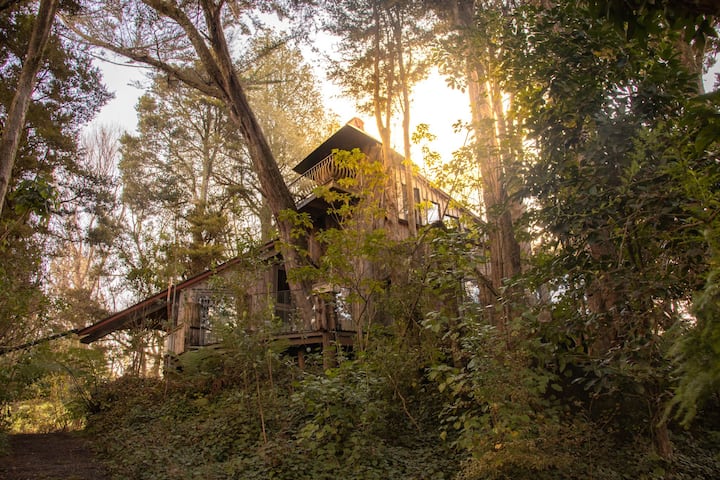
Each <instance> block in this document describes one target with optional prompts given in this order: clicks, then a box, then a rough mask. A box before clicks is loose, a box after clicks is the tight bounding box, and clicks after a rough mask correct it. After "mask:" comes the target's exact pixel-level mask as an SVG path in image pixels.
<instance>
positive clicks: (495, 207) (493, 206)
mask: <svg viewBox="0 0 720 480" xmlns="http://www.w3.org/2000/svg"><path fill="white" fill-rule="evenodd" d="M456 7H457V8H456V9H455V11H454V14H455V24H456V26H457V27H458V28H461V29H463V30H465V31H472V28H473V26H474V24H473V22H474V18H475V11H474V2H473V1H464V0H461V1H459V2H458V3H457V4H456ZM466 55H467V59H466V61H467V64H466V72H465V73H466V79H467V84H468V95H469V100H470V108H471V114H472V122H473V128H474V133H475V138H476V141H477V142H478V162H479V167H480V175H481V176H482V198H483V203H484V206H485V216H486V220H487V223H488V227H489V229H488V230H489V231H488V233H487V235H488V238H487V241H488V247H489V251H490V280H491V282H492V289H490V290H492V291H493V292H497V293H500V292H502V287H503V282H504V281H505V280H506V279H508V278H510V277H513V276H514V275H517V274H519V273H520V271H521V261H520V245H519V243H518V241H517V239H516V238H515V232H514V230H513V221H512V208H511V206H512V205H511V202H510V199H509V196H508V193H507V190H506V187H505V163H507V160H508V158H509V157H510V156H511V153H509V152H504V154H503V151H504V148H503V146H502V145H501V141H500V140H501V139H500V138H499V135H500V133H502V132H506V128H505V125H504V123H503V124H500V125H499V123H502V122H504V114H503V112H502V103H501V102H500V101H499V100H497V99H496V98H493V97H497V93H498V92H493V91H492V85H491V83H490V81H489V80H488V79H486V78H485V77H486V71H487V68H483V65H482V63H481V62H482V61H483V59H482V56H483V55H488V54H487V52H476V51H468V52H466ZM490 55H492V53H490ZM486 61H493V59H492V58H490V59H486ZM497 109H500V111H496V110H497ZM505 156H507V157H508V158H504V157H505ZM490 294H491V295H492V293H490ZM494 300H497V298H495V299H494ZM493 303H495V302H493ZM504 317H507V315H506V314H504V315H501V316H500V318H494V319H493V322H494V323H495V324H496V325H497V326H498V327H503V326H504V324H505V320H504Z"/></svg>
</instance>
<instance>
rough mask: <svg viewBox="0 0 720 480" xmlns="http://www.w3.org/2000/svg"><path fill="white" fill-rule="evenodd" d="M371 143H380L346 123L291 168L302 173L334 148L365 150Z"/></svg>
mask: <svg viewBox="0 0 720 480" xmlns="http://www.w3.org/2000/svg"><path fill="white" fill-rule="evenodd" d="M351 122H352V121H351ZM372 145H380V141H379V140H376V139H375V138H373V137H372V136H370V135H368V134H367V133H366V132H365V131H364V130H361V129H359V128H357V127H356V126H355V125H353V124H352V123H347V124H345V125H344V126H342V127H341V128H340V129H339V130H338V131H337V132H335V133H333V134H332V135H331V136H330V138H328V139H327V140H325V141H324V142H323V143H321V144H320V146H318V147H317V148H316V149H315V150H313V151H312V152H311V153H310V154H309V155H308V156H307V157H305V158H304V159H303V160H302V161H301V162H300V163H298V164H297V165H295V167H294V168H293V170H294V171H295V172H297V173H299V174H300V175H302V174H303V173H305V172H307V171H308V170H310V169H311V168H312V167H314V166H315V165H317V164H318V162H320V161H321V160H322V159H324V158H325V157H327V156H328V155H330V154H331V153H332V151H333V150H335V149H338V150H351V149H353V148H359V149H360V150H365V149H367V148H368V147H370V146H372Z"/></svg>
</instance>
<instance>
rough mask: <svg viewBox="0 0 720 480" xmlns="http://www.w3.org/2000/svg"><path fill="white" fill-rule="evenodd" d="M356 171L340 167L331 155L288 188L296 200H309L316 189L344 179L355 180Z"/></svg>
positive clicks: (291, 183)
mask: <svg viewBox="0 0 720 480" xmlns="http://www.w3.org/2000/svg"><path fill="white" fill-rule="evenodd" d="M354 176H355V171H354V170H353V169H352V168H350V167H347V166H344V165H338V164H337V162H335V156H334V155H333V154H332V153H331V154H330V155H328V156H327V157H325V158H323V159H322V160H320V161H319V162H318V163H317V164H315V165H314V166H313V167H312V168H311V169H309V170H308V171H306V172H305V173H303V174H302V175H300V176H298V177H297V178H296V179H295V180H293V181H292V182H290V184H289V185H288V187H289V188H290V191H291V192H292V193H293V195H295V197H296V198H299V199H303V198H307V197H308V196H309V195H310V194H311V193H312V191H313V190H314V189H315V187H319V186H323V185H327V184H329V183H330V182H334V181H337V180H341V179H343V178H353V177H354Z"/></svg>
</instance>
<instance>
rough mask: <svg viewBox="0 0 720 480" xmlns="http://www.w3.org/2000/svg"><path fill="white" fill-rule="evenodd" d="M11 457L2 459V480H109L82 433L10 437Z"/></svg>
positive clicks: (0, 473) (0, 465)
mask: <svg viewBox="0 0 720 480" xmlns="http://www.w3.org/2000/svg"><path fill="white" fill-rule="evenodd" d="M8 440H9V444H10V449H9V454H7V455H3V456H0V480H107V479H108V478H109V477H108V475H107V473H106V472H105V471H104V470H103V468H102V466H101V465H100V463H99V462H98V461H97V460H96V459H95V456H94V454H93V452H92V450H91V449H90V448H89V446H88V441H87V439H86V438H84V437H83V436H82V434H81V433H71V432H56V433H43V434H23V435H10V436H8Z"/></svg>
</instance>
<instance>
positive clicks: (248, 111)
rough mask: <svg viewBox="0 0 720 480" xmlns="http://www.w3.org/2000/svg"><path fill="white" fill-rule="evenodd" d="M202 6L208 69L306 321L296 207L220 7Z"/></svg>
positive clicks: (306, 287)
mask: <svg viewBox="0 0 720 480" xmlns="http://www.w3.org/2000/svg"><path fill="white" fill-rule="evenodd" d="M202 4H203V6H204V9H205V16H206V21H207V25H208V29H209V33H210V39H209V40H210V43H211V45H212V48H213V53H214V54H215V55H214V57H215V58H214V60H215V62H217V63H216V64H215V65H216V66H217V71H216V72H213V71H212V69H211V70H210V72H209V73H211V75H213V74H214V75H213V76H215V78H216V82H217V83H218V86H219V87H220V88H221V90H222V91H223V93H224V95H225V96H226V99H227V102H228V106H229V107H230V119H231V120H232V121H233V123H235V125H236V126H237V127H238V128H239V130H240V133H241V135H242V136H243V138H244V139H245V142H246V143H247V147H248V152H249V153H250V158H251V160H252V163H253V166H254V168H255V172H256V173H257V175H258V178H259V180H260V185H261V189H262V192H263V195H264V196H265V198H267V200H268V205H269V207H270V210H271V211H272V213H273V216H274V217H275V219H276V221H277V225H278V231H279V233H280V240H281V242H280V243H281V245H280V251H281V253H282V256H283V260H284V262H285V266H286V268H287V271H288V273H289V275H288V283H289V284H290V289H291V292H292V296H293V300H294V302H295V305H296V307H297V308H298V311H299V313H300V315H301V317H302V319H303V323H304V324H305V325H310V324H311V322H312V320H313V316H314V311H313V302H312V285H311V283H310V282H309V281H307V280H303V279H299V278H297V277H296V276H294V275H293V272H297V271H298V270H299V268H300V267H302V266H304V265H306V264H307V261H306V259H304V258H303V257H302V256H301V253H300V252H303V251H306V250H307V246H306V245H305V243H306V240H307V239H304V238H294V237H293V235H292V230H293V228H294V225H293V220H292V219H291V218H287V215H285V214H284V212H285V211H296V206H295V201H294V200H293V198H292V194H291V193H290V189H289V188H288V187H287V185H286V184H285V180H284V179H283V177H282V174H281V173H280V169H279V167H278V165H277V162H276V160H275V156H274V155H273V153H272V151H271V149H270V145H269V143H268V141H267V138H266V137H265V134H264V133H263V131H262V128H261V127H260V123H259V122H258V121H257V118H256V117H255V113H254V112H253V110H252V108H251V107H250V103H249V102H248V99H247V96H246V95H245V91H244V89H243V87H242V85H241V84H240V80H239V79H238V77H237V74H236V73H235V70H234V68H233V65H232V58H231V56H230V51H229V49H228V46H227V40H226V39H225V34H224V31H223V29H222V21H221V10H222V7H218V6H215V5H214V4H213V2H210V1H209V0H205V1H203V2H202Z"/></svg>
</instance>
